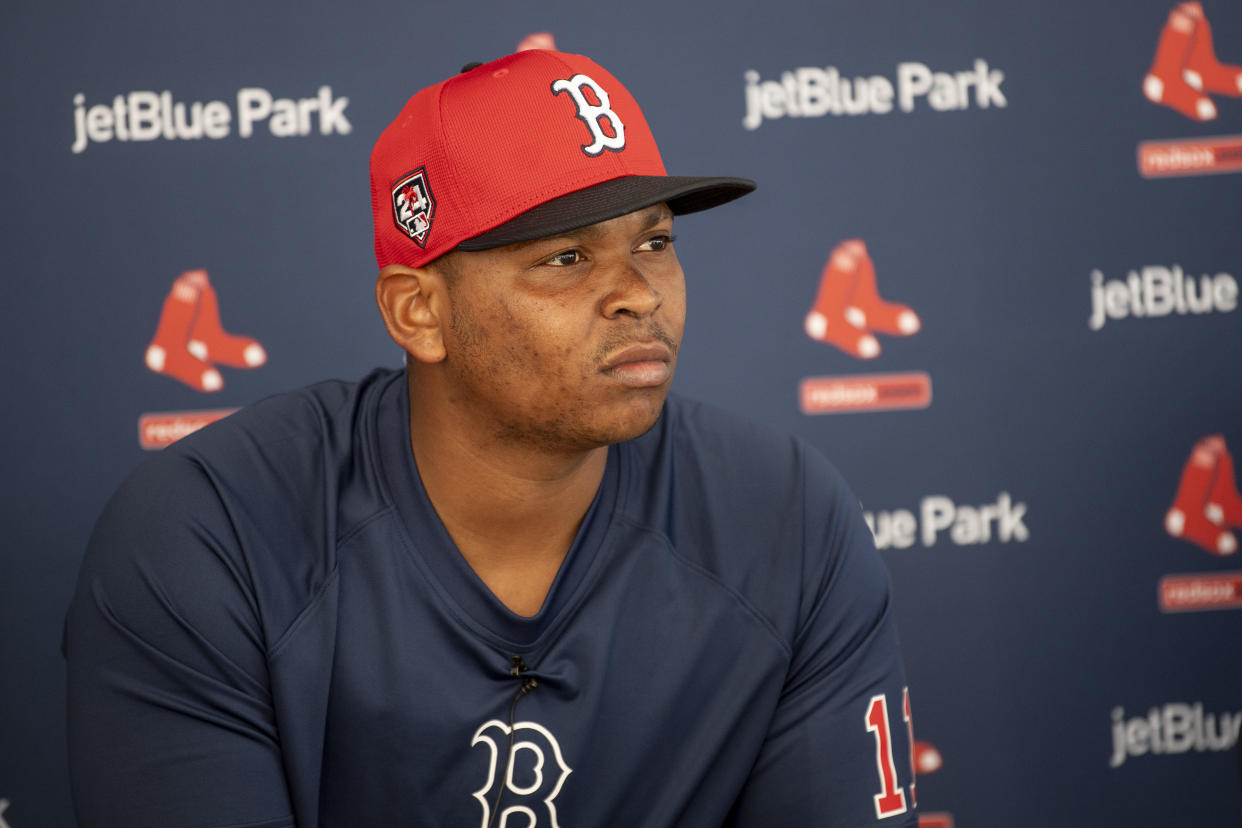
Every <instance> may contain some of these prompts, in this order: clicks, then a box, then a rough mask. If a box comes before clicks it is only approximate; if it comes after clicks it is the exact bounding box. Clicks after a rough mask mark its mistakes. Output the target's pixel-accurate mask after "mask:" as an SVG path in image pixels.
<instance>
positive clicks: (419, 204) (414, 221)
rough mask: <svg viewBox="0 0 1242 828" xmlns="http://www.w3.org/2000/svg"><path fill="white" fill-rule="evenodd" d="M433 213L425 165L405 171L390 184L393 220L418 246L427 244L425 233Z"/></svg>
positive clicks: (433, 203) (434, 205)
mask: <svg viewBox="0 0 1242 828" xmlns="http://www.w3.org/2000/svg"><path fill="white" fill-rule="evenodd" d="M435 215H436V199H435V197H434V196H433V195H432V194H431V185H429V184H428V183H427V169H426V167H419V168H418V169H417V170H414V171H413V172H409V173H406V174H405V175H403V176H402V177H401V180H400V181H398V182H397V183H396V184H394V185H392V217H393V221H395V222H396V224H397V226H398V227H400V228H401V230H402V231H403V232H404V233H405V234H406V235H407V236H409V237H410V238H411V239H413V240H414V243H415V244H417V245H418V246H419V247H426V246H427V233H428V232H429V231H430V230H431V221H432V219H434V218H435Z"/></svg>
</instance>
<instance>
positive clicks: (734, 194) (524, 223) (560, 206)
mask: <svg viewBox="0 0 1242 828" xmlns="http://www.w3.org/2000/svg"><path fill="white" fill-rule="evenodd" d="M753 189H755V182H753V181H751V180H749V179H746V178H702V177H695V176H665V175H629V176H624V177H622V178H614V179H612V180H611V181H604V182H601V183H599V184H595V185H592V186H590V187H587V188H585V189H582V190H577V191H576V192H572V193H567V194H565V195H563V196H560V197H559V198H554V199H552V200H551V201H545V202H544V203H543V204H540V205H539V206H538V207H532V208H531V209H529V210H527V211H526V212H525V213H522V214H521V215H519V216H516V217H514V218H512V219H510V220H509V221H507V222H505V223H504V224H502V225H500V226H499V227H494V228H492V229H491V230H488V231H487V232H486V233H480V234H479V235H477V236H474V237H473V238H469V239H466V240H465V241H463V242H461V243H460V244H458V245H457V249H458V250H467V251H478V250H491V249H492V248H495V247H504V246H505V245H506V244H515V243H517V242H523V241H531V240H533V239H541V238H544V237H545V236H554V235H556V234H557V233H566V232H568V231H570V230H577V229H578V228H579V227H586V226H587V225H591V224H597V223H598V222H601V221H608V219H614V218H616V217H617V216H624V215H625V214H626V213H632V212H634V211H635V210H641V209H643V208H644V207H650V206H651V205H652V204H659V203H661V202H666V203H667V204H668V206H669V208H670V209H671V210H672V211H673V215H677V216H680V215H683V214H685V213H696V212H698V211H699V210H707V209H709V208H711V207H716V206H718V205H721V204H724V203H725V202H728V201H732V200H733V199H735V198H740V197H741V196H744V195H746V194H747V193H749V192H750V191H751V190H753Z"/></svg>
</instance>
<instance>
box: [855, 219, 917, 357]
mask: <svg viewBox="0 0 1242 828" xmlns="http://www.w3.org/2000/svg"><path fill="white" fill-rule="evenodd" d="M845 244H846V245H851V246H852V250H853V251H854V252H855V254H856V256H857V259H858V279H857V281H856V282H855V283H854V295H853V296H852V297H851V298H850V303H849V306H848V307H846V309H845V313H846V318H848V319H851V320H856V323H857V324H858V326H859V327H863V328H870V329H871V330H875V331H879V332H880V333H883V334H888V335H889V336H910V335H911V334H914V333H918V330H919V328H921V327H922V323H921V322H920V321H919V315H918V314H917V313H915V312H914V310H913V309H911V308H910V306H909V305H902V304H899V303H897V302H885V301H884V300H883V299H881V298H880V294H879V292H877V290H876V286H875V265H874V264H873V263H872V261H871V257H870V256H869V255H867V247H866V245H864V244H863V243H862V242H861V241H860V240H858V239H852V240H850V241H848V242H845Z"/></svg>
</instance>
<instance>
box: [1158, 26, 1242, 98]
mask: <svg viewBox="0 0 1242 828" xmlns="http://www.w3.org/2000/svg"><path fill="white" fill-rule="evenodd" d="M1206 92H1212V93H1215V94H1217V95H1228V96H1229V97H1232V98H1238V97H1242V66H1235V65H1232V64H1228V63H1221V62H1220V61H1219V60H1217V59H1216V51H1215V49H1213V47H1212V27H1211V26H1210V25H1209V24H1208V21H1207V18H1206V17H1204V16H1203V6H1202V5H1201V4H1199V3H1181V4H1179V5H1178V6H1176V7H1175V8H1174V9H1173V11H1171V12H1169V19H1168V21H1167V22H1166V23H1165V24H1164V28H1163V29H1162V30H1161V31H1160V42H1159V43H1158V44H1157V45H1156V56H1155V58H1154V59H1153V60H1152V64H1151V70H1150V71H1149V72H1148V73H1147V77H1146V78H1144V79H1143V94H1144V95H1146V96H1147V98H1148V99H1149V100H1150V101H1151V102H1152V103H1158V104H1163V105H1164V106H1167V107H1169V108H1171V109H1175V110H1177V111H1178V112H1180V113H1182V114H1183V115H1185V116H1186V117H1187V118H1191V119H1193V120H1196V121H1211V120H1213V119H1214V118H1215V117H1216V105H1215V104H1214V103H1212V100H1211V99H1210V98H1208V97H1207V95H1206V94H1204V93H1206Z"/></svg>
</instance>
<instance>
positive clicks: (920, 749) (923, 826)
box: [911, 739, 953, 828]
mask: <svg viewBox="0 0 1242 828" xmlns="http://www.w3.org/2000/svg"><path fill="white" fill-rule="evenodd" d="M911 762H912V763H913V765H914V772H915V773H916V774H917V775H918V776H927V775H928V774H932V773H935V772H936V771H938V770H940V769H941V768H942V767H944V757H943V756H941V755H940V751H938V750H936V746H935V745H933V744H932V743H931V742H921V741H919V740H917V739H916V740H915V741H914V748H913V751H912V756H911ZM919 828H953V815H952V814H950V813H946V812H944V811H939V812H935V813H928V812H922V813H920V814H919Z"/></svg>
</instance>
